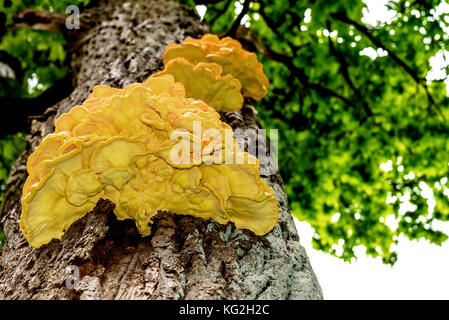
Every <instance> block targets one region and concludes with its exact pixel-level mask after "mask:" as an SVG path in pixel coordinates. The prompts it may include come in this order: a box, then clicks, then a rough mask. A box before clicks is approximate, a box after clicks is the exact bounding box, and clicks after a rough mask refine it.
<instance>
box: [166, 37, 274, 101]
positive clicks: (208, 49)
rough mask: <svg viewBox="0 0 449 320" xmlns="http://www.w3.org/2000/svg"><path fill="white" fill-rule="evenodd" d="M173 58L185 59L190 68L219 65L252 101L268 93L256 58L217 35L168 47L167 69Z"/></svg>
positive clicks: (231, 41) (266, 81)
mask: <svg viewBox="0 0 449 320" xmlns="http://www.w3.org/2000/svg"><path fill="white" fill-rule="evenodd" d="M176 58H184V59H186V60H188V61H189V62H190V63H191V64H193V65H196V64H198V63H200V62H207V63H216V64H219V65H220V66H222V67H223V74H225V75H232V76H233V77H234V78H236V79H238V80H239V81H240V83H241V85H242V88H243V94H244V95H245V96H247V97H250V98H253V99H255V100H260V99H262V98H263V97H264V96H265V94H266V92H267V90H268V85H269V82H268V78H267V76H266V75H265V73H264V72H263V66H262V64H261V63H260V62H259V61H258V60H257V56H256V54H255V53H252V52H248V51H246V50H244V49H243V48H242V45H241V44H240V42H238V41H237V40H234V39H232V38H230V37H226V38H223V39H219V38H218V37H217V36H216V35H212V34H205V35H204V36H203V37H202V38H201V39H192V38H187V39H185V40H184V41H183V43H182V45H181V44H176V43H171V44H169V45H168V46H167V48H166V49H165V52H164V55H163V60H164V64H165V65H166V66H167V65H168V63H169V62H170V61H171V60H173V59H176ZM181 82H182V81H181ZM195 98H197V97H195Z"/></svg>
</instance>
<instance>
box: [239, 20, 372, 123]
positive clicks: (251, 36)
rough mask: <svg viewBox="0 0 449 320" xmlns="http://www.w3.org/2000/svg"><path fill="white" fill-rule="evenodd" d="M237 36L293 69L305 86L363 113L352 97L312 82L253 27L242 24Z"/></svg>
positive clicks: (263, 53) (266, 55) (270, 57)
mask: <svg viewBox="0 0 449 320" xmlns="http://www.w3.org/2000/svg"><path fill="white" fill-rule="evenodd" d="M235 37H236V39H237V40H239V41H242V42H246V43H250V44H252V45H253V46H254V48H255V50H256V51H257V52H259V53H260V54H262V55H263V56H265V57H267V58H269V59H271V60H274V61H277V62H279V63H282V64H283V65H285V66H286V67H287V68H288V69H289V70H291V71H292V72H293V74H294V75H295V77H296V78H297V79H298V80H299V82H300V83H301V84H302V85H303V86H304V87H305V88H310V89H313V90H316V91H319V92H321V93H323V94H326V95H328V96H331V97H335V98H337V99H339V100H341V101H343V102H344V103H346V104H347V105H349V106H351V107H352V108H354V109H355V110H356V111H357V112H358V113H360V114H363V111H362V110H361V109H360V108H359V107H358V106H357V105H356V104H355V103H353V102H352V101H351V100H350V99H348V98H346V97H345V96H343V95H341V94H339V93H338V92H336V91H335V90H333V89H330V88H327V87H325V86H323V85H321V84H319V83H313V82H311V81H310V79H309V77H308V76H307V75H306V73H305V71H304V69H303V68H299V67H297V66H296V65H295V64H294V62H293V58H292V57H290V56H288V55H286V54H283V53H279V52H277V51H274V50H273V49H271V48H270V47H269V46H267V45H266V44H265V43H264V42H263V41H261V40H260V39H259V37H257V35H256V34H255V33H254V32H253V31H252V30H251V29H248V28H246V27H244V26H240V27H239V28H238V30H237V32H236V35H235Z"/></svg>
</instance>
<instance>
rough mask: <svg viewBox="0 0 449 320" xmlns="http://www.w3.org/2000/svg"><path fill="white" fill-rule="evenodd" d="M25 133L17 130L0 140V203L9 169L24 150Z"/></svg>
mask: <svg viewBox="0 0 449 320" xmlns="http://www.w3.org/2000/svg"><path fill="white" fill-rule="evenodd" d="M25 135H26V134H25V133H23V132H19V133H16V134H13V135H8V136H6V137H4V138H3V139H1V140H0V190H1V194H0V203H1V202H2V201H3V190H5V187H6V183H7V181H8V175H9V170H11V167H12V165H13V164H14V162H15V161H16V160H17V158H18V157H19V156H20V154H21V153H22V152H23V151H24V150H25V146H26V144H25V141H24V140H23V138H24V137H25Z"/></svg>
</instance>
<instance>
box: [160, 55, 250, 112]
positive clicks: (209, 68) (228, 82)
mask: <svg viewBox="0 0 449 320" xmlns="http://www.w3.org/2000/svg"><path fill="white" fill-rule="evenodd" d="M222 73H223V68H222V67H221V66H220V65H218V64H216V63H206V62H200V63H198V64H196V65H193V64H191V63H190V62H189V61H188V60H186V59H184V58H175V59H172V60H170V61H169V62H168V63H167V65H166V66H165V69H164V70H163V71H161V72H159V73H156V74H154V76H159V75H164V74H171V75H173V76H174V77H175V80H176V81H178V82H181V83H182V84H184V86H185V89H186V96H187V97H188V98H195V99H201V100H203V101H204V102H206V104H207V105H209V106H211V107H213V108H214V109H215V110H217V111H223V112H228V111H235V110H238V109H241V108H242V106H243V96H242V94H241V90H242V85H241V84H240V81H238V80H237V79H235V78H234V77H233V76H231V75H230V74H227V75H225V76H222Z"/></svg>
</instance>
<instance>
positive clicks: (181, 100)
mask: <svg viewBox="0 0 449 320" xmlns="http://www.w3.org/2000/svg"><path fill="white" fill-rule="evenodd" d="M195 124H197V125H198V126H199V129H200V133H198V131H197V130H196V129H197V128H195ZM55 126H56V129H55V132H54V133H53V134H50V135H48V136H47V137H46V138H44V140H43V141H42V142H41V144H40V145H39V146H38V147H37V149H36V150H35V152H34V153H33V154H32V155H31V156H30V157H29V159H28V162H27V170H28V173H29V176H28V179H27V181H26V183H25V185H24V187H23V194H22V215H21V219H20V227H21V230H22V232H23V234H24V235H25V238H26V239H27V240H28V242H29V243H30V245H32V246H33V247H35V248H39V247H40V246H42V245H44V244H46V243H48V242H50V241H51V240H52V239H54V238H56V239H60V238H61V237H62V235H63V234H64V232H65V230H67V229H68V228H69V226H70V225H71V224H72V223H74V222H75V221H76V220H78V219H79V218H81V217H83V216H84V215H85V214H87V213H88V212H89V211H91V210H92V209H93V208H94V207H95V205H96V203H97V201H98V200H99V199H100V198H103V199H108V200H110V201H112V202H113V203H115V205H116V208H115V214H116V215H117V218H118V219H120V220H123V219H134V220H135V222H136V225H137V227H138V229H139V231H140V233H141V234H142V235H143V236H146V235H149V234H150V226H149V224H150V223H151V221H152V218H153V217H154V216H155V215H156V214H157V213H158V212H159V211H170V212H172V213H175V214H182V215H192V216H195V217H200V218H203V219H213V220H215V221H217V222H218V223H222V224H225V223H227V222H229V221H231V222H233V223H234V224H235V225H236V227H237V228H242V229H249V230H251V231H253V232H254V233H255V234H257V235H263V234H265V233H267V232H269V231H270V230H271V229H272V228H273V227H274V226H275V224H276V222H277V220H278V211H279V209H278V204H277V202H276V200H275V198H274V196H273V191H272V190H271V189H270V188H269V187H268V186H267V184H266V183H265V181H263V180H261V178H260V174H259V161H258V160H257V159H256V158H255V157H253V156H251V155H249V154H247V153H245V152H243V151H242V150H240V148H239V146H238V144H237V143H236V141H235V140H234V139H233V138H232V132H231V140H230V141H228V140H226V136H227V134H226V132H227V131H226V130H232V129H231V128H230V126H228V125H227V124H226V123H224V122H222V121H221V120H220V116H219V114H218V113H217V112H216V111H215V110H214V109H213V108H211V107H209V106H208V105H207V104H205V103H204V102H203V101H200V100H195V99H192V98H186V97H185V90H184V87H183V85H182V84H180V83H178V82H175V80H174V78H173V76H171V75H162V76H159V77H150V78H149V79H148V80H147V81H146V82H145V83H143V84H139V83H136V84H132V85H130V86H128V87H126V88H124V89H112V88H109V87H107V86H97V87H96V88H95V89H94V90H93V93H92V94H91V95H90V96H89V98H88V99H87V100H86V101H85V102H84V103H83V104H82V105H80V106H76V107H74V108H73V109H72V110H71V111H70V112H68V113H66V114H63V115H62V116H61V117H60V118H59V119H57V121H56V123H55ZM212 129H213V130H215V132H218V136H217V135H215V136H214V139H209V140H206V141H205V139H204V135H203V134H202V133H206V132H207V131H208V130H212ZM228 132H229V131H228ZM175 133H176V134H175ZM174 134H175V135H174ZM228 135H229V134H228ZM173 136H175V137H181V138H182V140H181V142H185V141H187V143H186V144H183V146H187V147H188V148H187V149H188V152H189V153H188V154H187V157H184V158H183V159H186V158H187V160H188V161H184V162H178V161H175V160H176V159H177V156H178V155H179V154H178V153H177V152H173V150H177V149H176V146H178V145H179V144H180V143H181V142H179V141H178V139H174V138H173ZM198 141H200V142H199V148H197V149H195V142H198ZM221 141H226V143H225V144H222V143H221ZM192 145H193V148H192ZM229 146H230V150H231V151H232V159H231V162H232V163H230V164H229V163H228V162H227V161H228V160H229V157H227V155H226V154H227V152H225V151H226V150H225V149H226V147H229ZM211 151H213V152H214V155H216V157H214V158H213V161H212V163H210V161H209V160H210V159H211V157H210V153H211ZM198 157H199V160H200V161H198ZM240 158H243V159H244V160H245V161H243V162H242V163H239V162H238V160H237V159H240ZM252 163H255V164H252Z"/></svg>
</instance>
